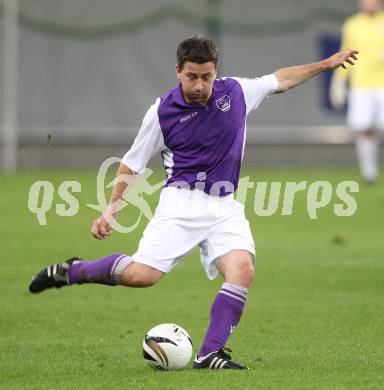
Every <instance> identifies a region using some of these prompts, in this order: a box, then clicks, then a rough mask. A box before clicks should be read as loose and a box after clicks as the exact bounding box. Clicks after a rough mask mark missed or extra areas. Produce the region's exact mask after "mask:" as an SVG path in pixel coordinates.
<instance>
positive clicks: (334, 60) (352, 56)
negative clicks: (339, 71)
mask: <svg viewBox="0 0 384 390" xmlns="http://www.w3.org/2000/svg"><path fill="white" fill-rule="evenodd" d="M357 54H359V52H358V51H357V50H354V49H346V50H342V51H339V52H337V53H335V54H333V55H332V56H330V57H328V58H327V59H326V60H325V61H326V63H327V67H328V69H329V70H334V69H336V68H338V67H340V66H341V67H342V68H344V69H347V65H346V64H345V63H348V64H350V65H355V61H357Z"/></svg>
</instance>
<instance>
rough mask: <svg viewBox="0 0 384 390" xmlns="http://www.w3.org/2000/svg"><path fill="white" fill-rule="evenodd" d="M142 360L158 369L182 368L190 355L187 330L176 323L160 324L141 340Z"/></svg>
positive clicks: (190, 342) (189, 340) (190, 341)
mask: <svg viewBox="0 0 384 390" xmlns="http://www.w3.org/2000/svg"><path fill="white" fill-rule="evenodd" d="M143 349H144V351H143V353H144V360H145V361H146V362H147V363H148V364H149V365H150V366H151V367H152V368H155V369H158V370H178V369H180V368H184V367H185V366H186V365H187V364H188V363H189V361H190V360H191V357H192V340H191V337H190V336H189V334H188V332H187V331H186V330H185V329H183V328H182V327H181V326H178V325H176V324H160V325H157V326H155V327H154V328H152V329H151V330H150V331H149V332H148V333H147V334H146V335H145V337H144V340H143Z"/></svg>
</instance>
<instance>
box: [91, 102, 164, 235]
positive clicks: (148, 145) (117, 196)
mask: <svg viewBox="0 0 384 390" xmlns="http://www.w3.org/2000/svg"><path fill="white" fill-rule="evenodd" d="M159 104H160V99H157V100H156V102H155V104H153V105H152V106H151V107H150V108H149V110H148V111H147V113H146V114H145V116H144V119H143V123H142V124H141V127H140V130H139V133H138V134H137V136H136V138H135V141H134V143H133V145H132V147H131V148H130V149H129V151H128V152H127V153H126V154H125V155H124V157H123V158H122V160H121V164H120V166H119V168H118V170H117V174H116V178H115V181H114V185H113V188H112V195H111V199H110V201H109V205H108V206H107V208H106V209H105V211H104V213H103V214H102V215H101V216H100V217H99V218H97V219H96V220H94V221H93V224H92V228H91V234H92V235H93V237H95V238H96V239H98V240H102V239H104V238H107V237H108V236H110V235H111V234H112V226H111V224H110V222H109V221H113V220H115V219H116V217H117V213H118V211H119V210H120V208H121V207H120V206H121V204H122V202H123V199H124V196H125V194H126V193H127V192H128V191H129V189H130V187H131V185H132V184H133V182H134V176H135V174H136V173H142V172H144V171H145V168H146V166H147V163H148V161H149V160H150V158H151V157H152V156H153V155H154V154H156V153H157V152H159V151H160V150H162V149H164V139H163V134H162V132H161V129H160V124H159V117H158V113H157V109H158V107H159Z"/></svg>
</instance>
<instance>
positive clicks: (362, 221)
mask: <svg viewBox="0 0 384 390" xmlns="http://www.w3.org/2000/svg"><path fill="white" fill-rule="evenodd" d="M96 173H97V172H96V171H95V172H91V171H30V172H20V173H18V174H15V175H1V176H0V182H1V205H0V207H1V216H2V223H1V226H0V231H1V243H2V245H1V252H0V253H1V255H0V275H1V283H0V305H1V312H0V330H1V332H0V388H1V389H12V388H18V389H118V388H121V389H131V388H132V389H152V388H153V389H166V388H173V389H240V388H241V389H384V347H383V345H384V238H383V221H384V184H383V181H382V182H381V183H379V184H378V185H376V186H373V187H366V186H364V185H361V187H360V192H359V193H358V194H355V197H356V199H357V202H358V211H357V213H356V214H355V215H354V216H351V217H336V216H335V215H334V214H333V212H332V210H333V203H334V202H332V203H331V205H329V206H328V207H326V208H324V209H322V210H320V211H319V219H317V220H310V219H309V217H308V214H307V210H306V204H305V195H303V194H301V195H300V196H299V197H298V198H297V199H296V201H295V204H294V213H293V215H292V216H281V215H279V214H276V215H274V216H271V217H259V216H255V215H254V213H253V211H252V209H253V198H254V190H250V192H249V194H248V198H247V204H246V205H247V216H248V218H249V220H250V221H251V226H252V231H253V234H254V238H255V241H256V246H257V260H256V263H257V264H256V277H255V281H254V284H253V286H252V288H251V291H250V294H249V300H248V303H247V306H246V310H245V314H244V316H243V318H242V322H241V323H240V325H239V326H238V328H237V329H236V332H235V333H234V334H233V335H232V338H231V339H230V340H229V343H228V345H229V346H230V347H232V349H233V350H234V352H233V357H234V358H235V359H237V360H239V361H241V362H243V363H245V364H247V365H249V367H250V368H251V370H250V371H247V372H227V371H226V372H222V371H209V372H207V371H203V372H200V371H199V372H197V371H193V370H192V369H191V368H190V367H191V366H189V367H188V368H187V369H185V370H182V371H178V372H156V371H154V370H152V369H150V368H149V367H147V366H146V365H145V363H144V361H143V359H142V346H141V343H142V338H143V336H144V334H145V332H146V331H147V330H148V329H150V328H151V327H153V326H154V325H156V324H158V323H162V322H175V323H178V324H179V325H181V326H183V327H185V328H186V329H187V330H188V331H189V332H190V334H191V336H192V339H193V341H194V350H195V351H196V350H197V349H198V347H199V344H200V341H201V339H202V337H203V335H204V332H205V328H206V326H207V322H208V317H209V308H210V304H211V302H212V300H213V298H214V296H215V294H216V292H217V290H218V289H219V287H220V284H221V280H215V281H214V282H210V281H208V280H207V279H206V277H205V273H204V271H203V269H202V267H201V265H200V261H199V254H198V251H194V252H193V253H192V254H191V255H189V256H188V257H186V258H185V260H184V261H183V262H182V263H181V264H180V265H178V266H177V267H176V268H175V269H174V270H173V272H171V273H170V274H169V275H167V276H166V277H165V278H164V279H163V280H162V281H161V282H160V283H159V284H158V285H156V286H154V287H151V288H149V289H141V290H140V289H137V290H135V289H128V288H123V287H114V288H111V287H105V286H97V285H86V286H74V287H71V288H65V289H62V290H55V291H47V292H45V293H42V294H39V295H36V296H32V295H30V294H29V293H28V292H27V286H28V284H29V281H30V278H31V276H32V275H33V274H34V273H36V271H38V270H39V269H40V268H41V267H42V266H45V265H47V264H49V263H52V262H56V261H59V260H62V259H66V258H68V257H70V256H72V255H80V256H82V257H84V258H85V259H94V258H98V257H101V256H104V255H106V254H110V253H116V252H126V253H128V254H132V253H133V252H134V251H135V250H136V248H137V243H138V240H139V238H140V236H141V234H142V231H143V229H144V227H145V224H146V221H145V220H143V221H142V223H141V224H140V226H139V228H138V229H137V230H136V231H135V232H134V233H131V234H129V235H126V234H120V233H117V232H114V234H113V235H112V236H111V237H110V238H109V239H107V240H103V241H97V240H95V239H93V238H92V237H91V236H90V226H91V222H92V220H93V219H94V218H96V217H97V216H98V214H97V213H96V211H93V210H91V209H89V208H88V207H86V206H85V205H86V203H96V192H95V189H96ZM157 175H158V176H157V178H160V177H161V175H162V174H160V173H158V174H157ZM246 175H250V177H251V180H253V181H261V180H264V181H276V180H282V181H301V180H308V181H309V182H313V181H316V180H328V181H330V182H331V183H338V182H339V181H342V180H358V176H357V173H356V171H355V170H352V169H349V170H348V169H323V170H320V169H316V170H315V169H313V170H311V169H306V170H304V169H302V170H299V169H285V170H255V171H247V170H244V171H243V172H242V176H246ZM155 179H156V178H155ZM36 180H50V181H52V183H54V185H55V188H56V190H57V187H58V185H59V184H60V183H61V182H62V181H63V180H77V181H79V182H80V183H81V185H82V192H81V193H80V194H76V196H77V198H78V199H79V202H80V210H79V214H78V215H76V216H74V217H59V216H57V215H56V213H55V211H54V208H53V209H52V210H51V211H49V212H48V213H47V225H46V226H40V225H39V224H38V222H37V219H36V216H35V215H34V214H32V213H31V212H29V211H28V208H27V200H28V191H29V188H30V186H31V184H32V183H33V182H35V181H36ZM151 181H152V179H151ZM154 182H156V180H154ZM157 197H158V194H156V195H153V196H151V197H146V199H148V201H150V202H151V204H152V205H155V204H156V201H157ZM57 202H59V203H61V202H62V201H60V199H58V198H57V196H55V199H54V203H57ZM280 210H281V208H279V211H280ZM130 213H131V214H130ZM123 214H124V216H123V215H122V219H121V220H122V221H126V222H127V221H129V220H131V219H132V220H134V219H135V218H136V217H137V210H135V209H129V208H127V209H125V210H124V211H123ZM129 214H130V215H129Z"/></svg>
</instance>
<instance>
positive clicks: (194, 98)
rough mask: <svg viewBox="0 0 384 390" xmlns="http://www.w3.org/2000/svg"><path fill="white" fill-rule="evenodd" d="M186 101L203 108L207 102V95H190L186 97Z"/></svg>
mask: <svg viewBox="0 0 384 390" xmlns="http://www.w3.org/2000/svg"><path fill="white" fill-rule="evenodd" d="M187 97H188V99H189V100H190V101H191V103H194V104H199V105H201V106H204V105H205V104H206V103H207V101H208V94H206V93H199V94H195V93H191V94H188V95H187Z"/></svg>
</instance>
